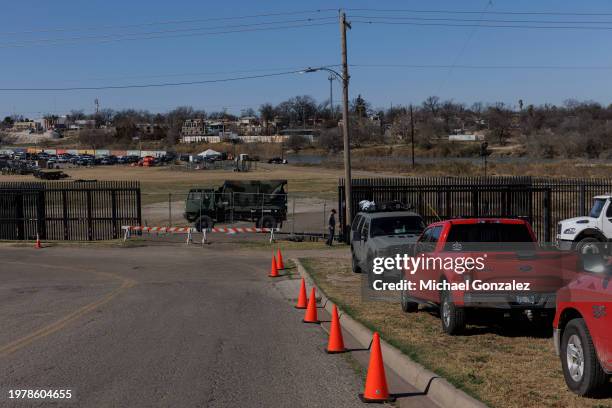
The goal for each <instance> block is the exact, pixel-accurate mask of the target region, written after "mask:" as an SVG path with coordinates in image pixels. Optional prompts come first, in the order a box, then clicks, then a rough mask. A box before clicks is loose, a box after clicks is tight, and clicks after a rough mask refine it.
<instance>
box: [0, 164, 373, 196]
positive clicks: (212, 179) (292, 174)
mask: <svg viewBox="0 0 612 408" xmlns="http://www.w3.org/2000/svg"><path fill="white" fill-rule="evenodd" d="M64 172H65V173H67V174H68V175H69V176H70V178H71V179H86V180H138V181H140V182H141V184H142V191H143V203H144V204H147V203H153V202H161V201H167V200H168V193H173V194H176V195H177V196H180V195H184V194H186V193H187V191H188V190H189V188H191V187H193V186H217V185H220V184H221V183H222V182H223V181H224V180H265V179H287V180H288V181H289V193H290V195H291V196H296V197H317V198H327V199H334V198H336V196H337V187H338V179H339V178H340V177H342V174H343V172H342V170H336V169H322V168H316V167H299V166H290V165H269V164H266V163H259V164H258V165H257V169H256V170H254V171H251V172H248V173H237V172H232V171H225V170H193V171H185V170H176V169H174V168H172V167H130V166H96V167H90V168H79V167H77V168H66V169H65V170H64ZM365 175H371V173H368V172H356V173H355V176H356V177H359V176H365ZM0 180H2V181H33V180H36V179H35V178H34V177H33V176H1V177H0Z"/></svg>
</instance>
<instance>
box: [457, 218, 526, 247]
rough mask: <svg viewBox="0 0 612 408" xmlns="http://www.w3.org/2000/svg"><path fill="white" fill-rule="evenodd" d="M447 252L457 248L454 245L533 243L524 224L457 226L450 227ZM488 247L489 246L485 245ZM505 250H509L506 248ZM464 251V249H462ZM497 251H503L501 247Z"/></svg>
mask: <svg viewBox="0 0 612 408" xmlns="http://www.w3.org/2000/svg"><path fill="white" fill-rule="evenodd" d="M446 241H447V246H448V248H447V249H448V250H453V249H456V248H458V247H457V246H456V245H454V246H453V244H454V243H487V244H494V243H530V244H531V243H533V238H532V237H531V234H530V233H529V229H528V228H527V226H526V225H525V224H496V223H481V224H459V225H452V226H451V229H450V232H449V233H448V237H447V239H446ZM487 247H490V245H487ZM505 248H507V249H511V248H509V246H506V247H505ZM463 249H464V250H465V249H466V248H465V247H464V248H463ZM497 249H504V246H501V247H499V248H497Z"/></svg>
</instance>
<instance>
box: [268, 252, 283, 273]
mask: <svg viewBox="0 0 612 408" xmlns="http://www.w3.org/2000/svg"><path fill="white" fill-rule="evenodd" d="M268 276H269V277H271V278H278V277H279V276H280V275H279V274H278V269H277V268H276V259H275V258H274V255H273V256H272V265H271V266H270V274H269V275H268Z"/></svg>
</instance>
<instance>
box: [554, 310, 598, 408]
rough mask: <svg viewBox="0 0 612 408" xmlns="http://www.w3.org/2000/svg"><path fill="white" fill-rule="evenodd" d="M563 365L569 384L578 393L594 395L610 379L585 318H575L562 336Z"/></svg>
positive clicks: (564, 375) (564, 374)
mask: <svg viewBox="0 0 612 408" xmlns="http://www.w3.org/2000/svg"><path fill="white" fill-rule="evenodd" d="M570 360H571V361H570ZM561 365H562V367H563V377H565V382H566V383H567V386H568V387H569V389H570V390H572V391H573V392H575V393H576V394H578V395H582V396H585V395H586V396H588V395H593V394H594V393H596V391H597V389H599V388H600V387H601V386H603V384H605V383H606V381H607V380H608V376H607V375H606V373H605V372H604V371H603V369H602V368H601V365H600V364H599V360H598V359H597V353H596V352H595V346H594V345H593V339H592V338H591V334H590V333H589V329H588V328H587V326H586V324H585V322H584V319H580V318H578V319H573V320H571V321H570V322H569V323H568V324H567V326H566V327H565V330H564V331H563V337H562V338H561Z"/></svg>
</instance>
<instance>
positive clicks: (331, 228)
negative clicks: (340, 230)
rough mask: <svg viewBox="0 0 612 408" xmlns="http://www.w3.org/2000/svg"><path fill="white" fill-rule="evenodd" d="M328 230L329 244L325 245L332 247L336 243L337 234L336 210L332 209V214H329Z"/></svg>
mask: <svg viewBox="0 0 612 408" xmlns="http://www.w3.org/2000/svg"><path fill="white" fill-rule="evenodd" d="M327 229H328V232H329V235H328V236H327V242H326V243H325V245H329V246H332V243H333V242H334V234H335V233H336V210H334V209H333V208H332V210H331V213H330V214H329V220H328V221H327Z"/></svg>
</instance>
